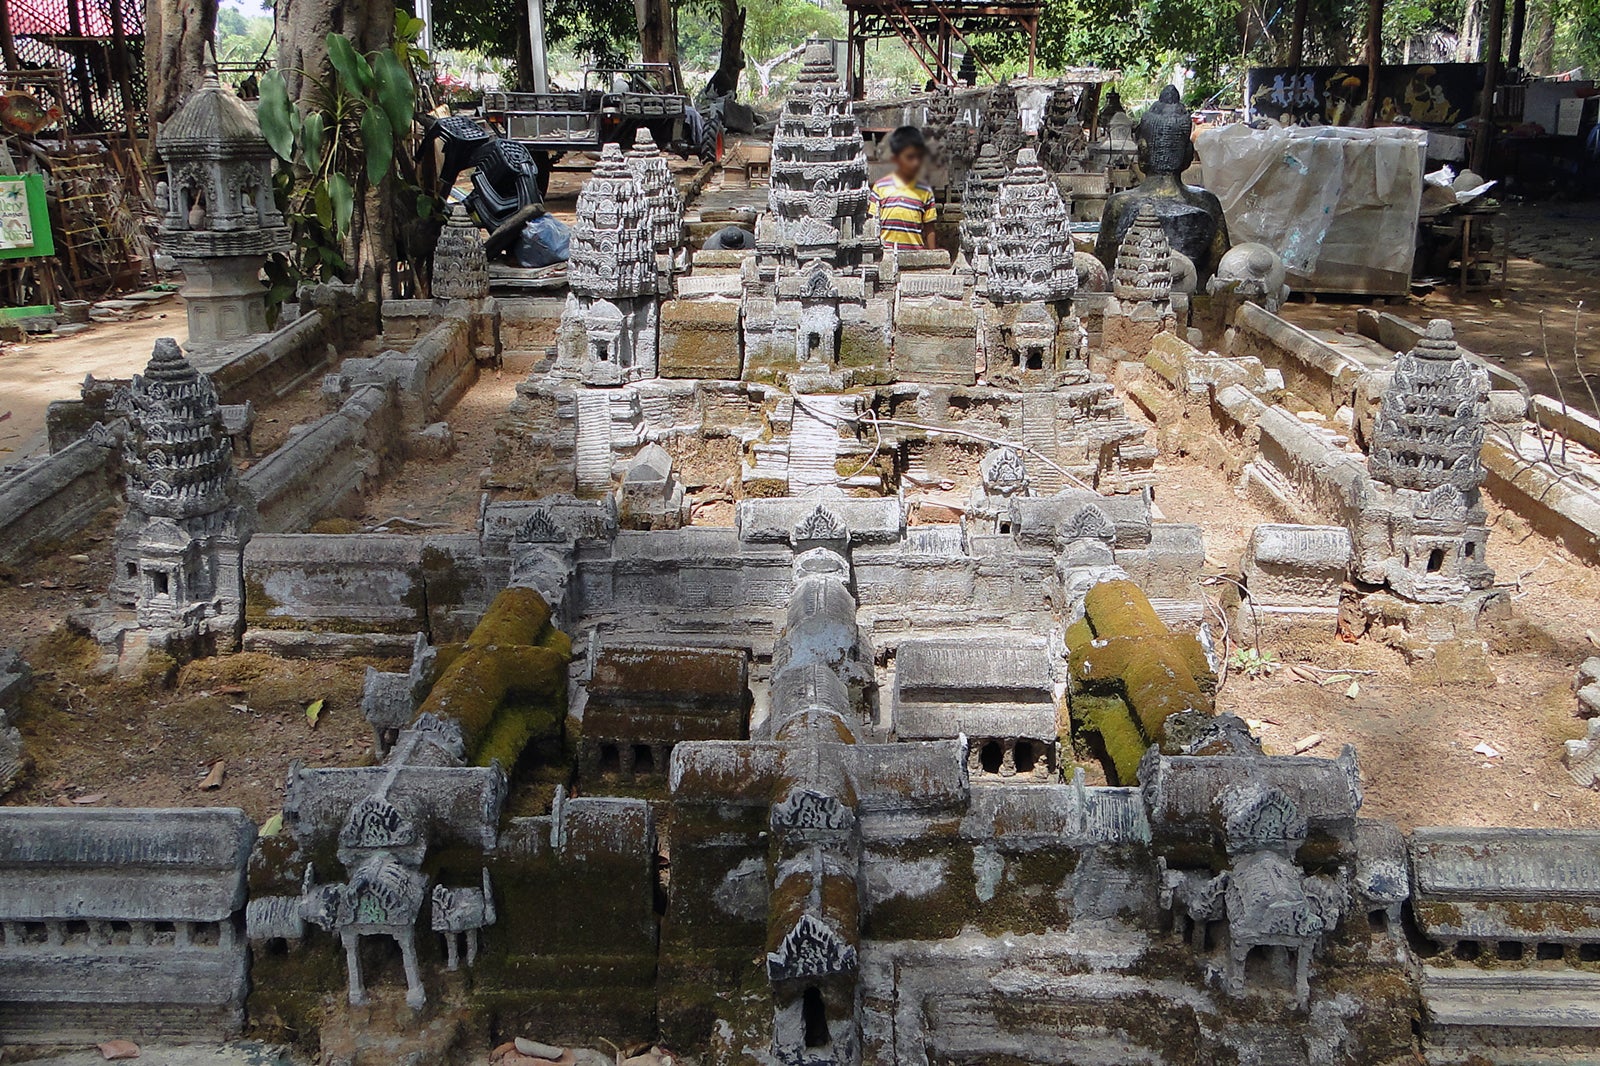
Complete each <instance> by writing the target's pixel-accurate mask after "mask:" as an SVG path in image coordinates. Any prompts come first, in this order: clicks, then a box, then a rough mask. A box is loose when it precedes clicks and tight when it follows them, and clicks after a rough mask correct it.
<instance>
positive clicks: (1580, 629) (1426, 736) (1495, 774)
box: [1157, 462, 1600, 827]
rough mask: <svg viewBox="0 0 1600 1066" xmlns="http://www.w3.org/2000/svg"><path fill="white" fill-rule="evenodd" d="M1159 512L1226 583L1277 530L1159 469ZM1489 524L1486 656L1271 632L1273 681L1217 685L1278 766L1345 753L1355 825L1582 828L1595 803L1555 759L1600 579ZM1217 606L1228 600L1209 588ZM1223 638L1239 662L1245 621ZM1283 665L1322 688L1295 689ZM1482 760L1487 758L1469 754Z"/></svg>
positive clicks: (1595, 813) (1248, 638) (1589, 643)
mask: <svg viewBox="0 0 1600 1066" xmlns="http://www.w3.org/2000/svg"><path fill="white" fill-rule="evenodd" d="M1157 500H1158V503H1159V506H1160V507H1161V509H1162V511H1163V513H1165V515H1166V517H1167V518H1168V519H1170V520H1172V521H1182V522H1194V523H1196V524H1198V525H1199V526H1201V528H1202V529H1203V530H1204V532H1205V541H1206V558H1207V562H1208V569H1215V568H1218V567H1220V568H1222V569H1223V570H1225V571H1227V572H1229V573H1231V574H1233V575H1235V576H1236V575H1237V573H1238V563H1239V555H1240V552H1241V551H1242V550H1243V548H1244V545H1245V542H1246V541H1247V540H1248V537H1249V530H1250V529H1251V528H1252V527H1254V526H1255V525H1257V524H1259V523H1261V522H1266V521H1275V520H1281V519H1277V518H1275V517H1274V516H1272V515H1270V514H1267V513H1265V512H1263V511H1262V510H1261V509H1260V508H1258V507H1256V506H1255V505H1254V504H1252V503H1251V502H1250V501H1248V500H1246V499H1242V498H1241V497H1239V495H1238V494H1237V493H1236V492H1235V490H1234V488H1233V487H1232V486H1231V485H1229V484H1228V483H1227V482H1226V481H1225V480H1224V479H1223V478H1222V477H1221V476H1220V475H1219V474H1217V473H1216V472H1214V471H1212V470H1210V469H1208V468H1206V467H1202V466H1201V465H1199V464H1197V463H1188V462H1176V463H1172V464H1169V465H1167V466H1166V467H1165V468H1164V470H1163V480H1162V481H1161V485H1160V488H1159V490H1158V495H1157ZM1489 513H1490V522H1491V526H1490V529H1491V532H1490V540H1489V562H1490V564H1491V565H1492V566H1493V567H1494V568H1495V571H1496V580H1497V583H1498V584H1500V585H1502V586H1505V588H1506V591H1507V593H1508V594H1509V595H1510V597H1511V600H1512V609H1513V616H1512V618H1511V619H1510V620H1509V621H1506V622H1495V623H1491V624H1489V625H1487V626H1486V627H1485V628H1484V629H1483V631H1481V632H1480V633H1479V634H1478V636H1479V637H1480V638H1482V640H1483V645H1484V646H1483V647H1472V646H1470V644H1469V645H1468V646H1466V647H1464V648H1460V649H1455V648H1450V649H1446V650H1445V651H1443V652H1441V653H1440V655H1439V657H1438V658H1437V660H1436V661H1434V662H1421V661H1419V662H1408V661H1407V659H1406V657H1405V656H1404V655H1402V653H1401V652H1400V651H1398V650H1396V649H1394V648H1391V647H1388V646H1386V645H1384V644H1382V643H1380V642H1379V641H1377V640H1375V639H1372V638H1367V639H1363V640H1361V641H1359V642H1356V643H1348V642H1346V641H1344V640H1341V639H1339V638H1338V637H1337V636H1336V635H1335V634H1334V633H1333V632H1332V627H1331V626H1329V627H1328V628H1327V629H1324V630H1320V631H1317V630H1312V629H1309V628H1302V629H1299V630H1295V631H1293V632H1289V633H1276V634H1275V633H1273V632H1272V630H1271V628H1270V627H1269V628H1268V630H1267V631H1266V634H1265V635H1264V637H1263V639H1262V640H1261V642H1260V650H1261V651H1263V652H1269V653H1271V655H1272V656H1273V658H1275V659H1276V661H1277V662H1278V663H1279V664H1280V667H1279V669H1277V670H1276V671H1275V672H1274V673H1273V674H1272V675H1271V676H1270V677H1263V678H1254V679H1252V678H1248V677H1245V676H1243V675H1242V674H1240V673H1234V674H1232V675H1231V676H1229V677H1227V678H1226V679H1225V680H1224V683H1223V685H1222V688H1221V690H1220V692H1219V693H1218V697H1217V708H1218V710H1219V711H1228V712H1232V713H1234V714H1237V715H1239V716H1240V717H1241V718H1245V719H1247V720H1251V721H1254V722H1257V723H1259V726H1258V729H1259V731H1260V735H1261V736H1262V738H1263V740H1264V742H1265V744H1266V747H1267V750H1268V751H1269V752H1276V753H1280V754H1287V753H1290V752H1292V751H1293V750H1294V749H1295V747H1296V745H1297V744H1298V743H1299V742H1301V741H1303V740H1305V739H1307V738H1310V737H1313V736H1316V735H1320V736H1321V737H1322V740H1321V742H1320V743H1318V744H1317V745H1316V746H1315V747H1314V748H1312V749H1311V750H1310V751H1309V752H1308V754H1311V755H1321V756H1325V757H1328V758H1332V757H1334V756H1335V755H1337V754H1338V753H1339V749H1340V747H1341V746H1342V745H1344V744H1346V743H1349V744H1354V745H1355V746H1356V750H1357V752H1358V753H1359V755H1360V759H1361V770H1362V777H1363V780H1364V783H1365V789H1366V805H1365V807H1364V809H1363V810H1364V813H1366V814H1368V815H1371V816H1375V817H1386V818H1393V819H1394V820H1396V821H1397V822H1399V823H1400V824H1401V825H1403V826H1408V827H1410V826H1417V825H1514V826H1559V827H1571V826H1586V825H1592V824H1594V823H1595V821H1596V820H1597V819H1600V793H1597V792H1593V791H1590V790H1588V789H1585V788H1581V787H1579V785H1578V784H1577V783H1576V782H1575V781H1574V780H1573V779H1572V777H1571V776H1570V775H1569V774H1568V773H1567V772H1566V769H1565V768H1564V767H1562V765H1561V761H1560V759H1561V751H1562V747H1561V743H1562V741H1564V740H1569V739H1574V738H1577V737H1581V736H1582V735H1583V731H1584V723H1583V721H1582V720H1581V719H1579V718H1578V717H1577V714H1576V711H1577V699H1576V697H1575V696H1574V695H1573V691H1572V680H1573V676H1574V673H1575V671H1576V669H1577V666H1578V664H1579V663H1580V662H1582V661H1583V660H1584V659H1585V658H1587V657H1588V656H1590V655H1594V654H1597V644H1596V642H1597V641H1600V571H1597V570H1595V569H1594V568H1592V567H1588V566H1585V565H1584V564H1582V563H1580V562H1578V561H1577V560H1575V559H1574V558H1572V557H1571V556H1570V555H1569V554H1568V553H1567V552H1566V551H1565V550H1564V549H1562V548H1560V547H1559V546H1557V545H1555V544H1553V543H1551V542H1550V541H1548V540H1546V539H1545V538H1543V537H1541V536H1539V535H1537V534H1532V533H1530V531H1529V530H1528V529H1527V528H1526V527H1525V526H1524V525H1523V524H1522V523H1521V521H1520V520H1519V519H1518V518H1517V517H1516V516H1515V515H1513V514H1509V513H1507V512H1506V511H1505V510H1504V509H1503V508H1501V507H1500V506H1499V505H1498V504H1496V503H1495V502H1494V501H1493V500H1492V499H1491V500H1490V501H1489ZM1214 595H1215V598H1216V599H1217V600H1218V601H1219V602H1220V601H1221V600H1223V599H1225V598H1228V597H1225V596H1224V594H1223V590H1222V589H1221V587H1220V586H1219V587H1218V588H1217V590H1216V592H1215V594H1214ZM1231 633H1232V637H1233V638H1234V641H1235V646H1239V645H1246V646H1248V645H1251V644H1254V642H1255V640H1254V633H1253V627H1252V626H1251V624H1250V621H1249V618H1248V615H1246V616H1244V617H1241V618H1238V619H1236V620H1235V622H1234V624H1233V627H1232V630H1231ZM1294 664H1303V665H1307V666H1312V667H1316V668H1318V670H1319V671H1321V673H1322V676H1324V677H1331V678H1333V679H1334V680H1332V681H1331V682H1328V683H1324V684H1320V685H1319V684H1316V683H1311V682H1307V681H1303V680H1300V679H1299V678H1298V677H1296V675H1295V674H1294V673H1293V672H1292V671H1291V670H1290V669H1289V667H1290V666H1291V665H1294ZM1352 683H1353V684H1354V687H1353V688H1352ZM1480 745H1483V746H1486V747H1487V748H1488V749H1490V750H1492V751H1493V752H1495V753H1497V754H1494V755H1489V756H1486V755H1484V754H1480V753H1479V752H1478V751H1476V750H1475V749H1478V748H1479V747H1480Z"/></svg>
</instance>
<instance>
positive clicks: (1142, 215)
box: [1111, 204, 1172, 305]
mask: <svg viewBox="0 0 1600 1066" xmlns="http://www.w3.org/2000/svg"><path fill="white" fill-rule="evenodd" d="M1111 291H1112V294H1113V295H1115V296H1116V298H1117V299H1118V300H1124V301H1139V302H1143V303H1151V304H1157V305H1163V304H1165V303H1166V302H1167V301H1168V300H1169V299H1171V296H1172V247H1171V246H1170V245H1169V244H1168V243H1167V233H1166V231H1165V230H1164V229H1162V228H1161V220H1160V219H1159V218H1157V217H1156V213H1155V209H1154V208H1152V207H1151V206H1150V205H1149V204H1145V205H1143V206H1142V207H1140V208H1139V214H1138V215H1137V216H1135V217H1134V220H1133V225H1132V226H1130V227H1128V233H1127V236H1125V237H1123V239H1122V244H1121V245H1120V246H1118V248H1117V265H1116V269H1115V270H1114V271H1112V274H1111Z"/></svg>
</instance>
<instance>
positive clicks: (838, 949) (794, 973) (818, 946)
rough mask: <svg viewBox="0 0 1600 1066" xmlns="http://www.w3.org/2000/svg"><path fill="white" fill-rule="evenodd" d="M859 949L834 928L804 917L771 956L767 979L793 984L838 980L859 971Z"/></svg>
mask: <svg viewBox="0 0 1600 1066" xmlns="http://www.w3.org/2000/svg"><path fill="white" fill-rule="evenodd" d="M856 966H857V959H856V949H855V946H854V945H852V944H848V943H846V942H845V939H844V938H843V937H842V936H840V935H839V934H838V933H837V932H835V931H834V929H833V927H832V926H829V925H828V924H827V923H825V922H823V921H822V920H821V919H819V918H816V917H814V916H812V915H810V914H803V915H801V916H800V920H799V921H797V922H795V923H794V928H793V929H790V930H789V931H788V932H787V933H785V934H784V937H783V941H782V942H781V943H780V944H779V945H778V950H776V951H770V952H768V953H767V978H768V980H771V981H791V980H800V979H813V978H822V977H834V976H837V975H841V974H851V973H854V972H855V971H856Z"/></svg>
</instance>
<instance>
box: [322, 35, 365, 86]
mask: <svg viewBox="0 0 1600 1066" xmlns="http://www.w3.org/2000/svg"><path fill="white" fill-rule="evenodd" d="M328 62H330V63H332V64H333V70H334V73H336V74H338V75H339V77H340V79H341V80H342V81H343V82H344V84H345V87H346V88H348V89H349V90H350V91H351V92H353V93H356V94H357V95H360V96H365V95H366V94H367V93H368V92H370V91H371V89H372V67H371V65H370V64H368V63H367V60H366V57H364V56H363V55H362V54H361V53H360V52H357V51H356V46H355V45H353V44H351V43H350V38H348V37H341V36H340V35H339V34H337V33H330V34H328Z"/></svg>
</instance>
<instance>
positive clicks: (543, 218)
mask: <svg viewBox="0 0 1600 1066" xmlns="http://www.w3.org/2000/svg"><path fill="white" fill-rule="evenodd" d="M571 246H572V230H571V228H569V227H568V226H567V224H566V223H565V222H562V221H561V220H560V219H559V218H556V217H555V216H554V215H540V216H539V217H538V218H533V219H529V220H528V224H527V225H525V226H523V227H522V236H521V237H518V238H517V244H516V247H515V248H514V249H513V250H512V253H511V256H512V258H513V259H515V260H516V261H517V265H518V266H525V267H547V266H550V265H551V264H553V263H565V262H566V261H567V256H568V254H569V252H570V250H571Z"/></svg>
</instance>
